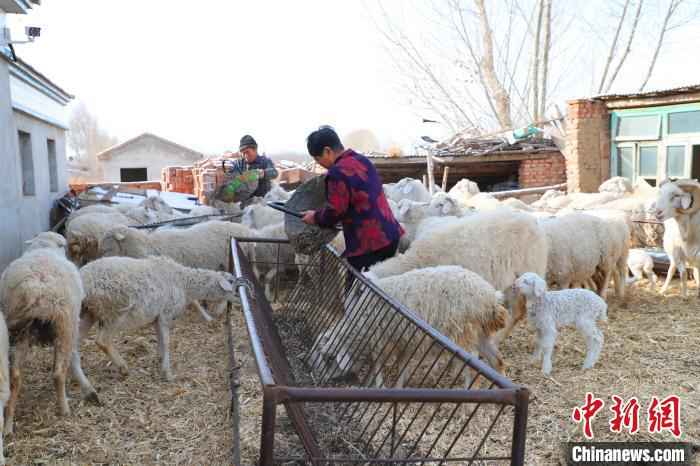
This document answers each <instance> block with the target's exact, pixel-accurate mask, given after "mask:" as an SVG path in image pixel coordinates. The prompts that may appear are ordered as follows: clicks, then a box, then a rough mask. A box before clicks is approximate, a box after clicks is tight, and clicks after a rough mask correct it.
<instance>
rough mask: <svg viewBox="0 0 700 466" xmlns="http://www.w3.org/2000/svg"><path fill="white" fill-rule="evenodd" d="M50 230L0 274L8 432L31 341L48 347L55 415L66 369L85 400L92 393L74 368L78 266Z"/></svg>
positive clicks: (64, 408) (61, 408)
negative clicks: (7, 351)
mask: <svg viewBox="0 0 700 466" xmlns="http://www.w3.org/2000/svg"><path fill="white" fill-rule="evenodd" d="M58 236H59V235H56V234H55V233H51V232H48V233H41V234H39V235H38V236H37V237H36V238H35V239H33V240H30V241H28V243H29V246H28V248H27V252H25V253H24V254H23V255H22V256H21V257H20V258H19V259H17V260H15V261H13V262H12V263H11V264H10V265H9V266H8V267H7V268H6V269H5V271H4V272H3V274H2V276H1V277H0V308H2V312H3V313H4V317H5V321H6V323H7V328H8V329H9V331H10V333H11V334H12V335H13V337H14V340H15V341H16V349H15V353H14V360H13V364H12V369H11V374H10V377H11V380H12V383H11V394H10V398H9V403H8V405H7V412H6V417H5V433H6V434H7V433H11V432H12V430H13V424H14V414H15V408H16V404H17V399H18V396H19V390H20V387H21V378H22V376H21V366H22V363H23V361H24V358H25V357H26V356H27V353H28V352H29V346H30V345H31V344H32V343H35V342H38V343H47V342H49V341H51V342H52V343H53V345H54V363H53V381H54V388H55V390H56V402H57V406H58V413H59V414H60V415H68V414H69V413H70V408H69V406H68V400H67V397H66V375H67V373H68V369H69V368H72V370H73V375H74V377H75V378H77V379H78V381H79V382H80V385H81V388H82V390H83V393H84V394H85V396H86V398H87V399H89V400H91V401H94V402H98V398H97V393H96V392H95V389H94V388H93V387H92V385H91V384H90V382H89V381H88V380H87V378H86V377H85V375H84V373H83V372H82V368H81V367H80V353H79V347H78V325H79V320H80V304H81V301H82V299H83V296H84V292H83V285H82V282H81V280H80V275H79V273H78V269H77V268H76V266H75V265H74V264H72V263H71V262H70V261H69V260H68V259H66V254H65V248H64V247H65V243H64V242H63V241H61V240H60V239H59V238H57V237H58Z"/></svg>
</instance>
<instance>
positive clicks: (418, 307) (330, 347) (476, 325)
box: [312, 266, 508, 387]
mask: <svg viewBox="0 0 700 466" xmlns="http://www.w3.org/2000/svg"><path fill="white" fill-rule="evenodd" d="M366 275H367V277H368V278H370V279H371V280H372V281H374V283H375V284H376V285H377V286H378V287H379V288H381V289H382V290H383V291H384V292H386V293H387V294H388V295H389V296H391V297H393V298H394V299H396V300H397V301H398V302H400V303H401V304H403V305H404V306H406V307H407V308H408V309H410V310H411V311H413V312H414V313H415V314H416V315H418V316H419V317H420V318H422V319H423V320H425V321H426V322H427V323H428V324H429V325H430V326H432V327H434V328H435V329H437V330H438V331H439V332H442V333H443V334H444V335H446V336H447V337H448V338H450V339H452V340H453V341H454V342H455V343H456V344H457V345H458V346H460V347H462V348H463V349H465V350H466V351H471V352H474V353H477V352H478V353H479V354H480V355H482V356H483V357H484V358H486V360H487V361H488V362H489V364H490V365H491V366H492V367H493V368H494V369H496V370H497V371H499V372H503V359H502V357H501V354H500V352H499V351H498V348H497V347H496V345H494V343H493V342H492V341H491V337H492V335H493V334H494V333H495V332H496V331H498V330H500V329H502V328H503V327H504V326H505V325H506V321H507V319H508V310H507V309H505V308H504V307H503V306H502V300H503V295H502V293H500V292H498V291H496V290H495V289H494V288H493V287H492V286H491V285H489V284H488V283H487V282H486V281H485V280H484V279H483V278H481V277H480V276H479V275H477V274H475V273H474V272H471V271H469V270H466V269H464V268H462V267H458V266H439V267H427V268H422V269H417V270H412V271H409V272H406V273H404V274H401V275H395V276H392V277H385V278H382V279H376V278H373V277H372V274H371V273H368V274H366ZM359 284H360V281H356V282H355V286H354V288H353V290H352V291H351V293H350V294H349V297H348V298H347V299H346V302H347V303H348V304H347V306H348V307H349V310H348V311H346V313H345V315H344V316H343V317H342V318H341V319H340V320H339V321H338V322H336V323H335V324H334V325H332V326H331V328H329V329H328V330H326V331H325V332H324V333H322V334H321V335H320V336H319V337H318V338H317V340H316V342H315V344H314V347H313V349H312V355H313V356H312V367H313V369H314V370H315V372H316V373H318V374H321V375H322V376H324V377H328V378H332V377H343V376H346V375H347V374H348V373H349V372H351V371H352V370H353V369H357V368H358V364H359V360H360V357H361V356H364V355H365V353H367V352H368V351H369V352H370V353H371V354H370V355H369V356H370V357H371V359H372V361H373V364H372V365H373V366H377V365H383V366H386V367H390V366H395V367H399V368H402V370H403V371H404V372H403V373H402V374H400V375H399V377H398V379H397V386H398V387H402V386H403V385H404V376H405V375H406V374H407V373H411V371H409V370H408V367H407V365H406V363H407V360H408V359H410V357H411V355H412V354H415V346H414V343H415V342H413V344H412V342H411V340H410V338H411V336H412V335H413V332H412V331H411V330H403V327H404V326H405V325H406V320H405V319H396V318H390V317H389V316H385V317H386V318H381V317H380V318H379V319H377V318H376V317H377V312H379V310H378V309H376V308H375V307H373V306H363V305H359V306H358V305H353V304H351V303H357V302H363V301H365V300H366V298H365V297H364V296H363V295H360V294H361V293H360V292H359V291H358V288H357V286H359ZM363 293H365V294H369V293H370V291H369V289H368V288H363ZM375 326H378V327H379V329H377V327H375ZM402 338H403V339H405V340H406V341H403V340H402ZM372 339H378V340H379V343H377V342H375V341H370V340H372ZM370 348H371V349H370ZM426 350H427V348H426ZM382 353H386V354H382ZM389 359H393V360H394V362H393V363H392V362H390V361H389ZM380 361H381V362H380ZM381 372H382V371H381V370H379V367H373V370H372V374H374V375H375V383H376V385H378V386H382V385H383V384H384V377H383V376H382V374H381ZM467 385H468V382H467Z"/></svg>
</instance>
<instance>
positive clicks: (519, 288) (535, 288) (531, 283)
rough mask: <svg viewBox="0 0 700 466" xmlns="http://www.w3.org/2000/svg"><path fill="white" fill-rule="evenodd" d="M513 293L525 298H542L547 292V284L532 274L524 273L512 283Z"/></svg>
mask: <svg viewBox="0 0 700 466" xmlns="http://www.w3.org/2000/svg"><path fill="white" fill-rule="evenodd" d="M513 291H515V292H516V293H518V294H521V295H523V296H525V297H527V298H538V299H539V298H542V297H543V296H544V294H545V293H546V292H547V283H546V282H545V281H544V280H543V279H542V277H540V276H539V275H537V274H536V273H534V272H526V273H524V274H522V275H521V276H520V277H518V279H517V280H515V283H513Z"/></svg>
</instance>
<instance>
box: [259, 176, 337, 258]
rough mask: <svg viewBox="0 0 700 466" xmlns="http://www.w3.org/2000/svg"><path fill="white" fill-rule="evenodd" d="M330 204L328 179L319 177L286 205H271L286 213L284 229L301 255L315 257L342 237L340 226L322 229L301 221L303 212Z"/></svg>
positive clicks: (301, 188)
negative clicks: (333, 241) (327, 202)
mask: <svg viewBox="0 0 700 466" xmlns="http://www.w3.org/2000/svg"><path fill="white" fill-rule="evenodd" d="M325 202H326V183H325V177H323V176H317V177H315V178H312V179H310V180H309V181H307V182H305V183H304V184H302V185H301V186H299V187H298V188H297V189H296V190H295V191H294V194H293V195H292V197H291V198H290V199H289V200H288V201H287V202H286V204H285V203H281V202H268V205H269V206H270V207H272V208H273V209H277V210H280V211H282V212H284V213H285V214H287V215H285V216H284V229H285V232H286V233H287V237H288V238H289V242H290V244H291V245H292V247H293V248H294V250H295V251H296V252H298V253H299V254H306V255H312V254H314V253H315V252H317V251H318V250H319V249H321V248H322V247H323V246H324V245H325V244H328V243H330V242H331V241H332V240H333V238H335V237H336V235H337V234H338V230H339V229H341V228H340V227H339V226H336V227H335V228H321V227H319V226H317V225H307V224H306V223H304V222H302V221H301V218H302V217H303V214H302V212H305V211H307V210H316V209H319V208H321V207H323V205H324V204H325Z"/></svg>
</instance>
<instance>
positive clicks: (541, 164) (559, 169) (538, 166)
mask: <svg viewBox="0 0 700 466" xmlns="http://www.w3.org/2000/svg"><path fill="white" fill-rule="evenodd" d="M565 182H566V160H565V159H564V156H563V155H561V154H559V153H556V154H553V155H550V156H549V157H547V158H542V159H532V160H523V161H522V162H520V168H519V169H518V184H519V185H520V187H521V188H537V187H540V186H552V185H555V184H560V183H565Z"/></svg>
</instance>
